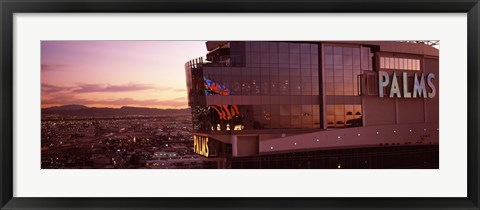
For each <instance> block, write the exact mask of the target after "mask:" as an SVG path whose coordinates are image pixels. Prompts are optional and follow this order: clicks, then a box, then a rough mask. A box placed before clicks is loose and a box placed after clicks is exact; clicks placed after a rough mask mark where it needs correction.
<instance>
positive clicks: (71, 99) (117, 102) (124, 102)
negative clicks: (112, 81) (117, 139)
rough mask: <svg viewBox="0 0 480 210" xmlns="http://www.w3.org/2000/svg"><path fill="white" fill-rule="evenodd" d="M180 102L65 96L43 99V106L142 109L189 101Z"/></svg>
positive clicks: (182, 101)
mask: <svg viewBox="0 0 480 210" xmlns="http://www.w3.org/2000/svg"><path fill="white" fill-rule="evenodd" d="M183 99H184V100H180V98H174V99H170V100H156V99H147V100H137V99H133V98H119V99H112V100H90V99H80V98H76V97H75V96H71V95H64V96H61V97H54V98H50V99H43V100H42V104H43V105H49V104H52V105H56V104H81V105H87V106H88V105H106V106H141V107H186V106H187V100H186V98H183Z"/></svg>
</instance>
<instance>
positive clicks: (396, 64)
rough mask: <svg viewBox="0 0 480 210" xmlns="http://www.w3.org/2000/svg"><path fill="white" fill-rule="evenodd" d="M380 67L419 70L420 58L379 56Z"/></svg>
mask: <svg viewBox="0 0 480 210" xmlns="http://www.w3.org/2000/svg"><path fill="white" fill-rule="evenodd" d="M380 68H381V69H398V70H415V71H420V59H411V58H394V57H380Z"/></svg>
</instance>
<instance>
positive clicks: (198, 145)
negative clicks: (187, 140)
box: [193, 135, 210, 157]
mask: <svg viewBox="0 0 480 210" xmlns="http://www.w3.org/2000/svg"><path fill="white" fill-rule="evenodd" d="M193 150H194V152H195V153H197V154H199V155H202V156H205V157H208V156H210V149H209V147H208V137H206V136H197V135H194V136H193Z"/></svg>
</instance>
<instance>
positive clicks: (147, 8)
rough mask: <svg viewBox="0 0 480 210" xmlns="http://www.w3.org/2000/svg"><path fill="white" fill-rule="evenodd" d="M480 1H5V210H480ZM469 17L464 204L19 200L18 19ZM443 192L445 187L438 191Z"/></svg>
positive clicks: (1, 131) (0, 147)
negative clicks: (280, 14) (15, 93)
mask: <svg viewBox="0 0 480 210" xmlns="http://www.w3.org/2000/svg"><path fill="white" fill-rule="evenodd" d="M478 2H479V1H478V0H410V1H398V0H384V1H377V0H338V1H330V0H300V1H295V0H257V1H240V0H232V1H222V0H176V1H172V0H140V1H136V0H85V1H81V0H72V1H67V0H37V1H35V0H0V8H1V34H0V35H1V56H0V63H1V66H2V68H1V84H0V88H1V90H0V99H1V105H0V108H1V112H0V118H1V121H0V123H1V126H0V135H1V144H0V156H1V165H0V186H1V187H0V188H1V192H0V206H1V209H70V208H75V209H355V208H362V209H373V208H377V209H386V208H390V209H479V193H478V192H479V182H478V180H479V174H478V171H479V161H478V160H479V154H478V153H479V152H480V149H479V144H478V133H479V131H480V129H478V126H479V125H478V117H479V115H478V114H479V113H478V105H479V104H478V100H479V97H478V94H479V85H478V82H479V81H480V78H479V73H478V70H479V65H478V61H479V60H480V58H479V55H480V53H479V49H480V47H479V35H480V34H479V13H480V5H479V3H478ZM120 12H121V13H157V12H160V13H202V12H213V13H219V12H222V13H225V12H227V13H248V12H253V13H257V12H268V13H271V12H289V13H293V12H295V13H297V12H298V13H306V12H313V13H323V12H328V13H340V12H342V13H343V12H346V13H352V12H355V13H467V14H468V16H467V17H468V22H467V24H468V40H467V41H468V149H467V152H468V164H467V165H468V180H467V181H468V190H467V193H468V196H467V197H465V198H25V197H13V181H14V179H15V177H13V147H12V145H13V140H14V139H13V123H12V122H13V121H14V120H15V119H13V114H12V113H13V110H14V109H15V104H13V91H14V90H13V40H14V37H13V15H14V14H15V13H120ZM439 186H441V183H439Z"/></svg>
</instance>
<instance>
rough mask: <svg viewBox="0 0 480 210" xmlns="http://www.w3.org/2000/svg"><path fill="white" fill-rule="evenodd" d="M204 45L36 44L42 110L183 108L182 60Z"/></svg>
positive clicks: (105, 42) (141, 43)
mask: <svg viewBox="0 0 480 210" xmlns="http://www.w3.org/2000/svg"><path fill="white" fill-rule="evenodd" d="M204 48H205V41H175V42H171V41H42V42H41V55H42V56H41V83H42V88H41V91H42V108H48V107H54V106H62V105H71V104H79V105H84V106H87V107H110V108H120V107H123V106H134V107H148V108H160V109H172V108H173V109H183V108H187V107H188V105H187V98H186V94H185V93H186V84H185V71H184V69H183V66H184V63H185V60H188V59H190V58H191V57H192V56H198V55H204V53H205V50H204Z"/></svg>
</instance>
